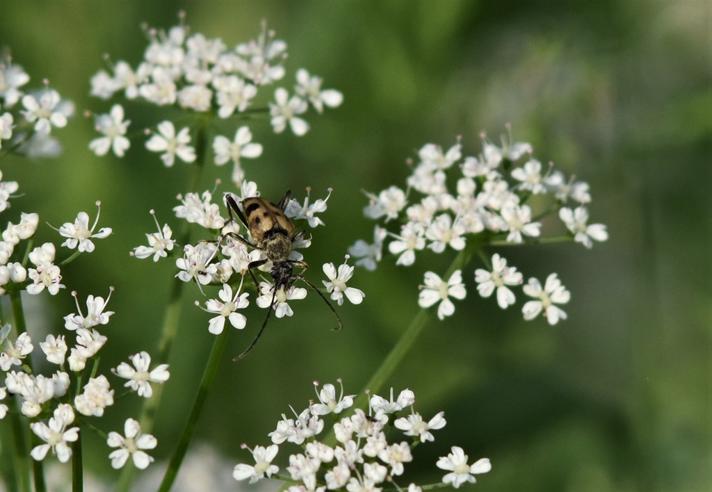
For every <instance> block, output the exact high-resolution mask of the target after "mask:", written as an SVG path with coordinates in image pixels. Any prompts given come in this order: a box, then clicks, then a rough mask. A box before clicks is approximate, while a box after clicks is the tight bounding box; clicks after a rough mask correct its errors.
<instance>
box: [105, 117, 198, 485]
mask: <svg viewBox="0 0 712 492" xmlns="http://www.w3.org/2000/svg"><path fill="white" fill-rule="evenodd" d="M196 153H197V155H198V156H199V158H198V159H197V161H196V162H195V165H193V166H192V172H191V173H190V175H189V178H188V191H189V192H194V191H196V190H197V189H198V184H199V183H200V176H201V174H202V171H203V168H204V167H205V165H206V164H207V160H208V155H209V152H208V135H207V123H204V124H202V125H201V126H200V127H199V128H198V132H197V136H196ZM178 237H179V238H180V244H188V243H189V242H190V224H188V223H187V222H184V223H183V226H182V228H181V232H180V234H179V236H178ZM184 285H185V282H183V281H181V280H180V279H179V278H178V277H173V281H172V283H171V287H170V289H171V290H170V294H169V296H168V304H167V305H166V309H165V311H164V312H163V323H162V325H161V334H160V338H159V340H158V355H157V358H156V360H158V361H161V362H168V360H169V359H170V353H171V349H172V348H173V341H174V339H175V337H176V333H177V332H178V324H179V322H180V316H181V310H182V308H183V304H182V302H181V298H182V295H183V286H184ZM162 395H163V386H162V385H159V386H158V387H156V388H155V390H154V392H153V396H152V397H151V398H149V399H148V400H145V401H144V403H143V407H142V409H141V417H140V418H139V421H140V424H141V430H142V431H143V432H145V433H150V432H151V430H152V429H153V424H154V421H155V419H156V412H157V411H158V407H159V405H160V402H161V396H162ZM134 472H135V470H134V469H133V468H132V467H129V466H126V467H124V469H123V470H122V472H121V476H120V478H119V482H118V485H117V487H116V490H118V491H120V492H127V491H128V490H129V488H130V487H131V482H132V481H133V475H134Z"/></svg>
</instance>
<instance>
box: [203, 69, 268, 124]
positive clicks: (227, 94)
mask: <svg viewBox="0 0 712 492" xmlns="http://www.w3.org/2000/svg"><path fill="white" fill-rule="evenodd" d="M213 86H214V87H215V89H216V90H217V102H218V116H219V117H220V118H228V117H230V116H231V115H232V114H233V113H234V112H235V110H237V111H239V112H242V111H245V110H246V109H247V107H248V106H249V105H250V101H252V98H254V97H255V95H256V94H257V88H256V87H255V86H254V85H252V84H247V83H245V81H244V80H242V79H241V78H239V77H235V76H234V75H231V76H228V77H217V78H216V79H215V80H214V81H213Z"/></svg>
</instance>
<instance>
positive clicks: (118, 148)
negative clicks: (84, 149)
mask: <svg viewBox="0 0 712 492" xmlns="http://www.w3.org/2000/svg"><path fill="white" fill-rule="evenodd" d="M130 123H131V122H130V121H128V120H124V108H123V107H122V106H121V105H120V104H114V105H113V106H112V107H111V111H110V112H109V113H108V114H100V115H98V116H97V117H96V131H98V132H99V133H101V134H102V135H103V137H99V138H95V139H94V140H92V141H91V142H89V149H91V151H92V152H94V153H95V154H96V155H106V154H107V153H108V152H109V150H111V151H112V152H113V153H114V154H115V155H116V156H117V157H123V156H124V153H126V151H127V150H128V148H129V146H130V145H131V143H130V142H129V139H128V138H126V130H127V129H128V127H129V124H130Z"/></svg>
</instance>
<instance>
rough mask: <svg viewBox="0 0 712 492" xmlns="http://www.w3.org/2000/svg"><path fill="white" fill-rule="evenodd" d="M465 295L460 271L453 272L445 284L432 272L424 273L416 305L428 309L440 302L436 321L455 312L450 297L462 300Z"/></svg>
mask: <svg viewBox="0 0 712 492" xmlns="http://www.w3.org/2000/svg"><path fill="white" fill-rule="evenodd" d="M466 294H467V292H466V291H465V284H463V283H462V272H461V271H460V270H456V271H455V272H453V274H452V275H451V276H450V278H449V279H448V281H447V282H445V281H444V280H442V279H441V278H440V277H439V276H438V275H436V274H435V273H433V272H425V285H423V286H421V291H420V295H419V297H418V304H419V305H420V307H422V308H429V307H430V306H432V305H433V304H435V303H436V302H440V304H439V306H438V319H441V320H442V319H444V318H445V317H446V316H452V314H453V313H454V312H455V305H454V304H453V303H452V301H451V300H450V297H453V298H455V299H459V300H462V299H464V298H465V295H466Z"/></svg>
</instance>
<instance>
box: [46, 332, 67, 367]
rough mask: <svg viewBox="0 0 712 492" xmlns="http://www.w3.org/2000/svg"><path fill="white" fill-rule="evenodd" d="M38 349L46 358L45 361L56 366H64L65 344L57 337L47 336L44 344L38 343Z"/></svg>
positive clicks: (60, 337)
mask: <svg viewBox="0 0 712 492" xmlns="http://www.w3.org/2000/svg"><path fill="white" fill-rule="evenodd" d="M40 348H41V349H42V352H44V354H45V356H46V357H47V361H48V362H51V363H52V364H57V365H58V366H60V365H62V364H64V356H65V355H66V354H67V342H65V341H64V337H63V336H62V335H59V336H57V337H55V336H54V335H47V338H45V341H44V342H40Z"/></svg>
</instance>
